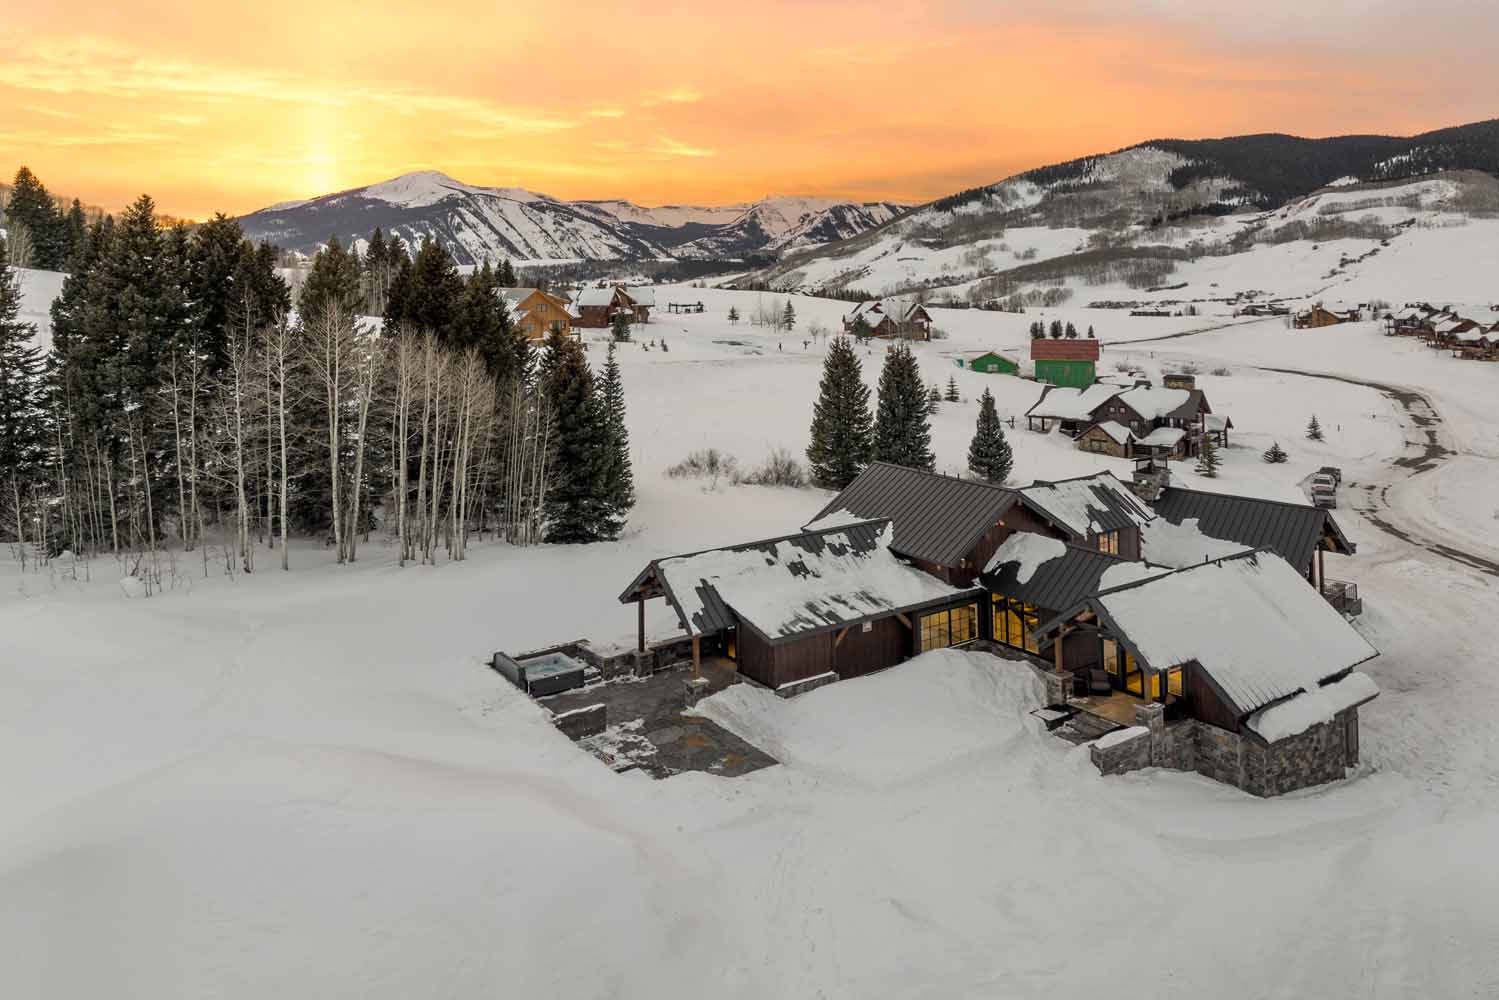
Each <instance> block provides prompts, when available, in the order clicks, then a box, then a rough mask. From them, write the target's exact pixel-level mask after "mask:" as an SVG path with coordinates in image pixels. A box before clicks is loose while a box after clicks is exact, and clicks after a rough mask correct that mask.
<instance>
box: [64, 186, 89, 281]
mask: <svg viewBox="0 0 1499 1000" xmlns="http://www.w3.org/2000/svg"><path fill="white" fill-rule="evenodd" d="M63 234H64V236H63V244H64V248H65V250H66V254H65V256H64V257H63V264H64V266H65V267H68V268H73V267H74V266H75V262H76V261H77V260H78V255H79V254H80V253H82V252H83V241H84V240H85V239H86V238H87V236H88V217H87V216H85V215H84V213H83V205H82V203H81V202H79V200H78V199H77V198H74V199H73V204H72V205H71V206H69V207H68V214H67V215H66V216H65V217H64V219H63Z"/></svg>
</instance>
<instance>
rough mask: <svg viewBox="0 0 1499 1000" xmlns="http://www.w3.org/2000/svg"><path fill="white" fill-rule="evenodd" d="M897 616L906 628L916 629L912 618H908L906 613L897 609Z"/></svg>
mask: <svg viewBox="0 0 1499 1000" xmlns="http://www.w3.org/2000/svg"><path fill="white" fill-rule="evenodd" d="M895 617H896V618H897V619H899V620H900V623H901V624H902V625H904V626H905V627H906V628H908V629H911V630H912V631H915V629H916V626H915V625H912V624H911V619H909V618H907V617H906V616H905V615H903V614H901V613H900V612H899V611H897V612H896V613H895Z"/></svg>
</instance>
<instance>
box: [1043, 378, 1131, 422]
mask: <svg viewBox="0 0 1499 1000" xmlns="http://www.w3.org/2000/svg"><path fill="white" fill-rule="evenodd" d="M1123 391H1127V390H1121V389H1120V388H1119V386H1117V385H1090V386H1088V387H1087V388H1086V389H1073V388H1071V387H1069V386H1049V387H1048V388H1047V390H1046V391H1045V392H1044V393H1042V395H1041V398H1040V399H1038V400H1036V402H1035V404H1034V405H1033V406H1032V407H1031V408H1030V409H1029V410H1026V411H1025V415H1026V416H1028V417H1043V418H1045V419H1048V420H1087V419H1088V418H1089V417H1090V416H1092V414H1093V411H1094V410H1096V409H1098V408H1099V407H1100V406H1102V405H1103V404H1104V403H1107V402H1108V401H1109V400H1111V399H1113V398H1114V397H1115V396H1118V395H1120V394H1121V392H1123Z"/></svg>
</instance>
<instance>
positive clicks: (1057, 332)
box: [1047, 319, 1063, 340]
mask: <svg viewBox="0 0 1499 1000" xmlns="http://www.w3.org/2000/svg"><path fill="white" fill-rule="evenodd" d="M1047 332H1048V333H1049V334H1051V339H1052V340H1061V339H1062V333H1063V331H1062V321H1061V320H1059V319H1054V320H1052V321H1051V328H1050V329H1049V330H1047Z"/></svg>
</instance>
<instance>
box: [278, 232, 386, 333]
mask: <svg viewBox="0 0 1499 1000" xmlns="http://www.w3.org/2000/svg"><path fill="white" fill-rule="evenodd" d="M358 303H359V268H358V267H357V266H356V265H355V263H354V255H353V254H351V253H349V252H347V251H345V250H344V247H343V244H342V243H340V242H339V240H338V237H337V236H330V237H329V238H328V243H327V245H326V246H324V247H323V248H322V249H320V250H319V251H318V252H317V254H316V255H315V256H314V257H313V258H312V266H311V267H309V268H308V269H307V277H305V278H304V279H302V290H301V292H300V293H298V295H297V314H298V315H299V316H300V317H301V320H302V322H303V323H312V322H315V321H316V320H317V318H318V317H320V316H322V315H323V314H324V313H326V312H327V311H328V307H329V306H336V307H337V308H339V309H342V310H344V311H345V312H353V311H354V310H355V309H356V308H357V307H358ZM400 319H401V317H400V316H396V317H394V318H392V316H391V304H390V303H388V302H387V303H386V307H385V322H386V323H387V325H388V328H394V326H395V324H396V323H398V322H399V321H400Z"/></svg>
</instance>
